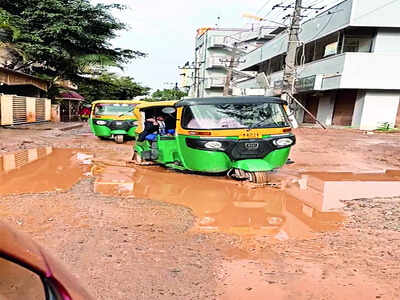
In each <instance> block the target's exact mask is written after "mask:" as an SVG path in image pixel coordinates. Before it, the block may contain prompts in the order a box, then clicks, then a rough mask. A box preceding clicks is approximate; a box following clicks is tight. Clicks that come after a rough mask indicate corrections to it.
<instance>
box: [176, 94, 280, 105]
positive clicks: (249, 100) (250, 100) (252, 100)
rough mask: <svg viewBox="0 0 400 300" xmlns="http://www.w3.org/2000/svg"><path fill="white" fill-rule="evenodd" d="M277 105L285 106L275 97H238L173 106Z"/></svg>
mask: <svg viewBox="0 0 400 300" xmlns="http://www.w3.org/2000/svg"><path fill="white" fill-rule="evenodd" d="M262 103H277V104H287V102H286V101H284V100H282V99H280V98H277V97H265V96H238V97H207V98H189V99H184V100H180V101H178V102H177V103H176V104H175V106H176V107H182V106H191V105H207V104H208V105H210V104H262Z"/></svg>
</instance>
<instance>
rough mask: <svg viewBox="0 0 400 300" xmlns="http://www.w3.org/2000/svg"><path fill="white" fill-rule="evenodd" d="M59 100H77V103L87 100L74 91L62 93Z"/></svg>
mask: <svg viewBox="0 0 400 300" xmlns="http://www.w3.org/2000/svg"><path fill="white" fill-rule="evenodd" d="M57 99H64V100H76V101H83V100H85V98H84V97H83V96H82V95H80V94H78V93H77V92H74V91H68V92H64V93H61V94H60V96H58V97H57Z"/></svg>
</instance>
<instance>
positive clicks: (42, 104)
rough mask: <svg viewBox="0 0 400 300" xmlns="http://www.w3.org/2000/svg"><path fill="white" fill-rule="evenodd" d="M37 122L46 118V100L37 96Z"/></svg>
mask: <svg viewBox="0 0 400 300" xmlns="http://www.w3.org/2000/svg"><path fill="white" fill-rule="evenodd" d="M35 111H36V122H42V121H45V120H46V101H45V99H42V98H37V99H36V102H35Z"/></svg>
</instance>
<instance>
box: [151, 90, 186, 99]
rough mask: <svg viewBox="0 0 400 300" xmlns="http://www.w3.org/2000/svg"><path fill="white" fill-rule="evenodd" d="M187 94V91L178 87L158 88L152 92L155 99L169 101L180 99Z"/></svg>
mask: <svg viewBox="0 0 400 300" xmlns="http://www.w3.org/2000/svg"><path fill="white" fill-rule="evenodd" d="M185 96H187V93H185V92H182V91H180V90H178V89H163V90H162V91H161V90H157V91H155V92H154V93H153V94H152V97H153V99H154V100H160V101H167V100H180V99H182V98H183V97H185Z"/></svg>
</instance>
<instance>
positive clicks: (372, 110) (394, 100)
mask: <svg viewBox="0 0 400 300" xmlns="http://www.w3.org/2000/svg"><path fill="white" fill-rule="evenodd" d="M399 100H400V92H398V91H365V95H364V96H363V97H362V96H361V94H360V97H357V101H356V107H355V113H354V115H353V124H354V125H355V127H359V128H360V129H361V130H374V129H377V128H378V127H380V126H381V125H382V124H383V123H389V124H390V127H394V125H395V123H396V114H397V108H398V106H399ZM357 125H358V126H357Z"/></svg>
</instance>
